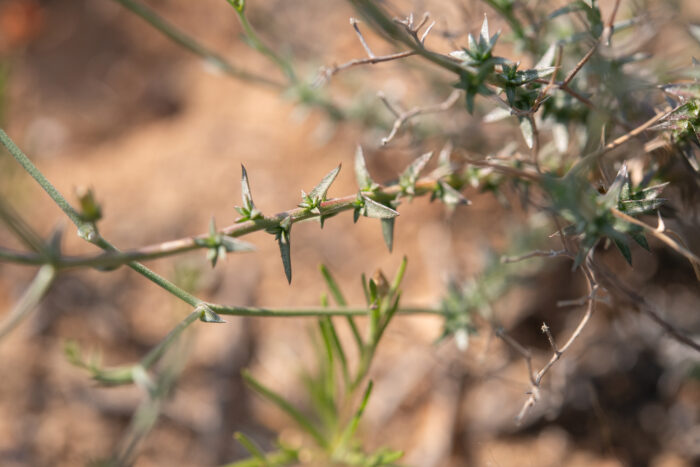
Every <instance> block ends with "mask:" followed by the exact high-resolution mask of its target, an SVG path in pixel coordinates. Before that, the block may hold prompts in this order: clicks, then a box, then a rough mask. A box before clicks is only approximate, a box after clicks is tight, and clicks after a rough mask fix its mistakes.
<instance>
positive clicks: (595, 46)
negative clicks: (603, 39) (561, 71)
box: [562, 41, 598, 87]
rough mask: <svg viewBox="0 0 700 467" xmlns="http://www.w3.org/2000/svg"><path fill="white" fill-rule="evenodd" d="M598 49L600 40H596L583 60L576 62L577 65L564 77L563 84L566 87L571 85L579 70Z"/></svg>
mask: <svg viewBox="0 0 700 467" xmlns="http://www.w3.org/2000/svg"><path fill="white" fill-rule="evenodd" d="M596 50H598V42H597V41H596V43H595V44H593V47H591V50H589V51H588V52H587V53H586V55H584V56H583V58H582V59H581V60H579V62H578V63H577V64H576V66H575V67H574V68H573V69H572V70H571V71H570V72H569V74H568V75H566V78H564V81H562V86H564V87H566V86H568V85H569V83H570V82H571V80H572V79H574V77H575V76H576V75H577V74H578V72H579V71H581V68H583V66H584V65H585V64H586V63H587V62H588V60H590V59H591V57H592V56H593V54H594V53H595V51H596Z"/></svg>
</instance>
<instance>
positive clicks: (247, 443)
mask: <svg viewBox="0 0 700 467" xmlns="http://www.w3.org/2000/svg"><path fill="white" fill-rule="evenodd" d="M233 437H234V439H235V440H236V441H238V442H239V443H241V446H243V447H244V448H245V450H246V451H248V453H249V454H250V455H251V456H253V458H255V459H256V460H257V461H258V462H259V463H260V465H261V466H267V465H268V462H267V459H265V453H264V452H263V450H262V449H261V448H260V446H258V445H257V443H256V442H255V441H253V440H252V439H250V438H249V437H247V436H246V435H244V434H243V433H241V432H240V431H237V432H235V433H234V434H233Z"/></svg>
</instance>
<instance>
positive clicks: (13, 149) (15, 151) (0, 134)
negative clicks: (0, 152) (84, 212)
mask: <svg viewBox="0 0 700 467" xmlns="http://www.w3.org/2000/svg"><path fill="white" fill-rule="evenodd" d="M0 142H1V143H2V144H3V146H5V147H6V148H7V150H8V151H9V152H10V154H12V157H14V158H15V160H17V162H19V164H20V165H21V166H22V167H23V168H24V170H26V171H27V173H28V174H29V175H30V176H31V177H32V178H33V179H34V180H36V181H37V183H38V184H39V185H41V187H42V188H43V189H44V191H46V193H48V195H49V196H50V197H51V199H53V200H54V202H55V203H56V204H57V205H58V207H59V208H61V210H62V211H63V212H64V213H65V214H66V215H67V216H68V217H69V218H70V220H71V221H72V222H73V223H74V224H75V225H76V226H77V227H78V229H80V228H81V227H82V226H84V225H85V224H86V223H85V222H84V221H83V220H82V219H81V217H80V214H79V213H78V211H76V210H75V209H74V208H73V206H71V205H70V203H68V201H66V199H65V198H64V197H63V195H62V194H61V193H59V192H58V190H57V189H56V188H55V187H54V186H53V185H52V184H51V182H49V181H48V180H47V179H46V177H44V174H42V173H41V172H40V171H39V169H37V168H36V166H35V165H34V164H32V161H30V160H29V158H28V157H27V156H26V155H25V154H24V153H23V152H22V151H21V150H20V149H19V148H18V147H17V145H16V144H15V143H14V141H12V140H11V139H10V137H9V136H7V133H5V131H4V130H2V129H1V128H0Z"/></svg>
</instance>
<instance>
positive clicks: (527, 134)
mask: <svg viewBox="0 0 700 467" xmlns="http://www.w3.org/2000/svg"><path fill="white" fill-rule="evenodd" d="M520 131H521V132H522V134H523V138H524V139H525V144H527V147H528V148H530V149H532V147H533V146H534V144H535V136H534V129H533V128H532V122H531V121H530V119H529V118H524V117H521V118H520Z"/></svg>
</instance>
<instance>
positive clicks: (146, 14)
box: [112, 0, 285, 89]
mask: <svg viewBox="0 0 700 467" xmlns="http://www.w3.org/2000/svg"><path fill="white" fill-rule="evenodd" d="M112 1H115V2H117V3H120V4H121V5H122V6H124V7H125V8H126V9H128V10H130V11H131V12H132V13H135V14H136V15H138V16H140V17H141V18H142V19H143V20H144V21H146V22H147V23H149V24H150V25H151V26H153V27H154V28H156V29H157V30H158V31H160V32H161V33H162V34H164V35H165V36H166V37H167V38H168V39H170V40H171V41H173V42H175V43H176V44H178V45H179V46H181V47H183V48H184V49H186V50H189V51H190V52H192V53H193V54H195V55H197V56H199V57H201V58H203V59H204V60H205V61H206V62H207V63H210V64H212V65H213V66H215V67H216V68H217V69H218V70H221V71H222V72H224V73H226V74H227V75H230V76H232V77H234V78H238V79H242V80H244V81H251V82H254V83H260V84H265V85H267V86H271V87H274V88H278V89H282V88H284V87H285V86H284V84H282V83H279V82H277V81H274V80H272V79H270V78H268V77H266V76H262V75H257V74H255V73H251V72H249V71H246V70H243V69H241V68H238V67H237V66H236V65H234V64H232V63H231V62H230V61H228V60H227V59H225V58H224V57H222V56H221V55H219V54H217V53H215V52H213V51H211V50H210V49H208V48H207V47H205V46H203V45H202V44H200V43H199V42H197V40H195V39H194V38H193V37H191V36H189V35H187V34H186V33H184V32H182V31H181V30H179V29H178V28H177V27H175V26H174V25H172V24H171V23H169V22H168V21H166V20H165V19H163V18H162V17H160V16H159V15H158V13H156V12H155V11H153V10H152V9H150V8H149V7H147V6H146V5H144V4H142V3H139V2H136V1H134V0H112Z"/></svg>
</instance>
